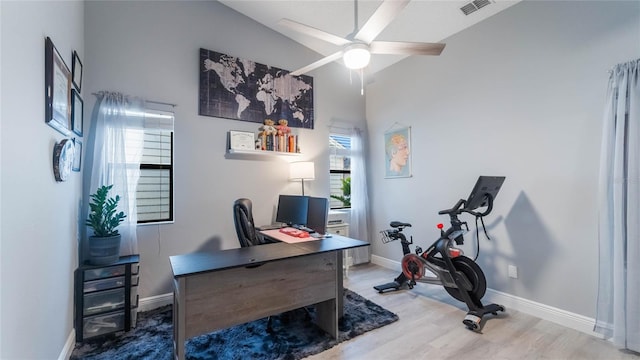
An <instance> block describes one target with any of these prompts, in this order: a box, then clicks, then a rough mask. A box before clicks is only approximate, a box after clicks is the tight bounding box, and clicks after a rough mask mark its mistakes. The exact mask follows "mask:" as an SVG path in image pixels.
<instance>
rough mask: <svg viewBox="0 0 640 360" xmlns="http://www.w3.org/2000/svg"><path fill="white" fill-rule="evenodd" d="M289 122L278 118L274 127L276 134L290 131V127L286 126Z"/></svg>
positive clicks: (284, 133)
mask: <svg viewBox="0 0 640 360" xmlns="http://www.w3.org/2000/svg"><path fill="white" fill-rule="evenodd" d="M288 124H289V122H288V121H287V120H285V119H280V120H278V125H276V129H277V130H278V135H286V134H289V133H291V128H290V127H289V126H287V125H288Z"/></svg>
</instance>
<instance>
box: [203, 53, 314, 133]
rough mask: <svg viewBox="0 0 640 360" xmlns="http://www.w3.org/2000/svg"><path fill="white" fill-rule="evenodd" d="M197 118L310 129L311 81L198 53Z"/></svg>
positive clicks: (267, 68) (247, 61) (286, 72)
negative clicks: (282, 123)
mask: <svg viewBox="0 0 640 360" xmlns="http://www.w3.org/2000/svg"><path fill="white" fill-rule="evenodd" d="M199 59H200V88H199V102H198V104H199V105H198V114H199V115H204V116H212V117H220V118H225V119H234V120H242V121H251V122H255V123H259V124H262V123H263V122H264V121H265V119H271V120H273V121H274V122H275V123H278V120H280V119H285V120H287V121H288V125H289V126H290V127H300V128H306V129H313V121H314V113H313V78H312V77H311V76H308V75H299V76H291V75H289V73H290V72H289V71H287V70H283V69H279V68H276V67H273V66H268V65H263V64H260V63H256V62H254V61H250V60H245V59H241V58H238V57H234V56H230V55H225V54H221V53H218V52H215V51H212V50H206V49H200V57H199Z"/></svg>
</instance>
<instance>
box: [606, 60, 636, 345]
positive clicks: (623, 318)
mask: <svg viewBox="0 0 640 360" xmlns="http://www.w3.org/2000/svg"><path fill="white" fill-rule="evenodd" d="M639 77H640V59H638V60H634V61H631V62H628V63H624V64H618V65H616V66H615V67H614V68H613V69H612V71H611V73H610V76H609V86H608V90H607V99H606V106H605V113H604V120H603V132H602V134H603V135H602V136H603V137H602V149H601V155H600V182H599V206H600V209H599V210H600V212H599V249H600V254H599V258H600V261H599V284H598V301H597V314H596V325H595V331H596V332H598V333H600V334H602V335H604V336H605V337H607V338H611V339H612V340H613V342H614V344H616V345H617V346H620V347H624V348H626V349H630V350H633V351H640V85H639V83H640V79H639Z"/></svg>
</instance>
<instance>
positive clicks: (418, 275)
mask: <svg viewBox="0 0 640 360" xmlns="http://www.w3.org/2000/svg"><path fill="white" fill-rule="evenodd" d="M504 179H505V178H504V177H489V176H481V177H480V178H479V179H478V181H477V182H476V185H475V187H474V189H473V191H472V192H471V195H470V196H469V198H468V200H463V199H460V200H459V201H458V202H457V203H456V204H455V205H454V206H453V207H452V208H451V209H447V210H441V211H439V212H438V214H440V215H449V221H450V223H451V227H449V229H447V230H444V229H443V228H444V225H443V224H438V226H437V227H438V229H440V238H438V240H436V241H435V242H434V243H433V244H432V245H431V246H429V248H427V250H426V251H423V250H422V248H421V247H419V246H416V247H415V252H414V253H411V249H410V248H409V245H411V244H413V237H412V236H411V237H410V240H407V238H406V236H405V234H404V233H403V232H402V231H403V230H404V229H405V228H407V227H411V224H410V223H405V222H399V221H392V222H391V223H390V224H389V225H390V226H391V229H389V230H384V231H382V232H381V233H382V241H383V242H384V243H388V242H390V241H395V240H400V243H401V245H402V252H403V254H404V257H403V258H402V273H400V275H399V276H398V277H396V278H395V279H394V281H393V282H390V283H386V284H382V285H377V286H374V289H376V290H377V291H378V292H380V293H383V292H385V291H393V290H399V289H400V288H402V287H403V286H404V285H407V286H408V287H409V289H413V287H414V286H415V285H416V284H417V283H418V282H421V283H427V284H434V285H441V286H444V289H445V290H446V291H447V293H449V295H451V296H452V297H454V298H455V299H456V300H458V301H462V302H464V303H466V304H467V307H468V308H469V311H468V312H467V315H466V316H465V317H464V320H463V321H462V323H463V324H464V325H465V326H466V327H467V328H468V329H470V330H473V331H479V330H480V323H481V321H482V318H483V316H484V315H486V314H493V315H497V312H498V311H505V308H504V306H502V305H498V304H489V305H483V304H482V302H481V301H480V299H482V297H483V296H484V294H485V292H486V290H487V282H486V278H485V276H484V273H483V272H482V269H480V266H478V264H476V263H475V261H474V260H472V259H470V258H468V257H466V256H464V255H463V252H462V250H461V249H459V248H456V247H455V245H462V244H464V234H465V233H466V232H467V231H468V230H469V226H468V225H467V223H466V222H463V221H461V220H460V219H459V218H458V215H460V214H463V213H468V214H471V215H473V216H475V217H476V228H477V222H478V219H480V221H481V222H482V226H483V228H484V221H483V220H482V218H483V217H484V216H486V215H488V214H489V213H490V212H491V210H492V209H493V200H494V198H495V196H496V194H497V192H498V190H499V189H500V187H501V186H502V183H503V182H504ZM485 206H486V210H485V211H484V212H477V211H474V210H476V209H477V208H479V207H485ZM485 234H486V229H485ZM454 243H455V244H454Z"/></svg>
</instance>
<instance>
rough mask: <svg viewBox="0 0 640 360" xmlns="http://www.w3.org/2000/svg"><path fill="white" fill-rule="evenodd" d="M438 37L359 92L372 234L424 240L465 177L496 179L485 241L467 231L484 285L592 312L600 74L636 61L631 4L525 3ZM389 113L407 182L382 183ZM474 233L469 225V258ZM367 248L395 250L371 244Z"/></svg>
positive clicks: (639, 46)
mask: <svg viewBox="0 0 640 360" xmlns="http://www.w3.org/2000/svg"><path fill="white" fill-rule="evenodd" d="M446 43H447V47H446V48H445V50H444V52H443V53H442V55H441V56H440V57H432V58H427V57H413V58H409V59H407V60H405V61H403V62H401V63H398V64H396V65H395V66H393V67H391V68H389V69H387V70H385V71H384V72H383V73H380V74H378V75H377V76H376V80H375V82H374V83H373V84H371V85H370V86H368V87H367V90H366V91H367V93H366V95H367V100H366V101H367V105H366V107H367V121H368V125H369V130H370V132H369V139H370V144H371V145H370V164H371V165H372V166H371V173H370V178H369V179H370V182H369V184H371V186H372V191H371V194H372V196H371V200H372V207H371V208H372V211H373V229H372V230H374V231H375V232H376V233H377V231H379V230H382V229H385V228H387V227H388V223H389V221H391V220H402V221H408V222H411V223H413V225H414V226H413V227H412V228H411V229H410V231H409V233H411V234H413V235H414V241H415V242H416V243H417V244H418V245H421V246H422V247H423V248H425V247H427V246H428V245H430V244H431V242H432V241H433V240H434V239H435V238H436V235H437V230H436V227H435V226H436V224H437V223H438V222H445V221H446V219H445V218H444V217H442V216H438V215H437V211H438V210H441V209H447V208H449V207H451V206H452V205H453V204H454V203H455V202H456V201H457V200H458V199H460V198H466V197H467V196H468V193H469V191H470V190H471V188H472V186H473V184H474V183H475V181H476V179H477V177H478V175H504V176H506V177H507V179H506V182H505V184H504V187H503V189H502V191H501V193H500V194H499V195H498V197H497V200H496V203H495V209H494V211H493V213H492V214H491V215H490V216H489V217H488V218H487V220H486V225H487V228H488V231H489V233H490V235H491V239H492V240H491V241H487V240H485V239H484V237H483V236H481V253H480V257H479V259H478V262H479V264H480V266H481V267H482V269H483V270H484V272H485V274H486V276H487V282H488V286H489V287H490V288H493V289H495V290H498V291H502V292H506V293H509V294H512V295H515V296H519V297H522V298H525V299H529V300H532V301H536V302H540V303H543V304H546V305H550V306H554V307H558V308H560V309H563V310H567V311H570V312H574V313H577V314H582V315H585V316H589V317H594V316H595V301H596V289H597V280H596V278H597V276H596V275H597V270H598V261H597V257H598V246H597V226H598V222H597V214H598V208H597V206H598V204H597V197H596V194H597V181H598V165H599V151H600V139H601V114H602V113H603V106H604V97H605V92H606V87H607V79H608V73H607V71H608V70H609V69H610V68H611V67H612V66H613V65H615V64H617V63H620V62H625V61H629V60H631V59H632V58H637V57H639V56H640V3H639V2H636V1H633V2H630V1H629V2H616V1H606V2H595V1H584V2H576V1H567V2H560V1H538V2H531V1H525V2H522V3H519V4H517V5H515V6H513V7H511V8H509V9H507V10H505V11H504V12H502V13H499V14H497V15H495V16H493V17H491V18H489V19H488V20H486V21H484V22H482V23H480V24H477V25H475V26H473V27H472V28H470V29H468V30H465V31H463V32H461V33H459V34H457V35H455V36H452V37H450V38H449V39H446ZM395 122H398V123H399V124H402V125H408V126H411V127H412V141H413V144H412V145H413V146H412V149H411V150H412V157H413V177H412V178H406V179H384V178H383V174H384V169H383V165H384V164H383V159H384V153H383V146H382V145H383V134H384V132H385V131H386V130H387V129H388V128H389V127H391V126H392V125H393V124H394V123H395ZM396 126H397V125H396ZM466 220H468V221H469V222H470V225H471V223H472V222H473V218H471V217H470V216H467V217H466ZM471 228H472V229H473V226H471ZM475 241H476V240H475V234H474V233H469V234H468V235H467V242H466V244H465V246H464V250H465V252H466V254H467V255H471V256H472V257H473V256H474V255H475V243H476V242H475ZM373 253H374V254H376V255H378V256H381V257H384V258H389V259H393V260H397V261H399V260H400V259H401V257H402V252H401V249H400V246H399V244H396V243H391V244H382V242H381V241H379V240H378V239H376V240H374V241H373ZM509 264H512V265H516V266H517V267H518V270H519V278H518V279H511V278H508V276H507V265H509Z"/></svg>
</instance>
